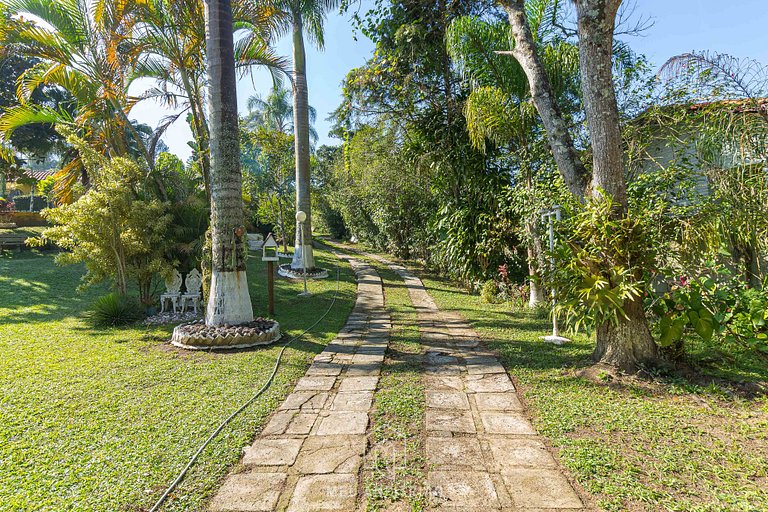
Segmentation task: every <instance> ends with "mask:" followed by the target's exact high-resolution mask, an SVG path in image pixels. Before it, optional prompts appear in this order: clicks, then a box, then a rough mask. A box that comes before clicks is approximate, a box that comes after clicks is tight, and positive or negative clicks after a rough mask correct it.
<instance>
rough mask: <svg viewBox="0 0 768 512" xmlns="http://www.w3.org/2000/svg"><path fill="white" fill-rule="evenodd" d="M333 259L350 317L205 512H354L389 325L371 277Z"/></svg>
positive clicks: (360, 266)
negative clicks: (344, 280) (349, 273)
mask: <svg viewBox="0 0 768 512" xmlns="http://www.w3.org/2000/svg"><path fill="white" fill-rule="evenodd" d="M337 256H339V257H340V258H342V259H344V260H346V261H348V262H349V264H350V265H351V267H352V269H353V270H354V272H355V275H356V276H357V300H356V302H355V306H354V309H353V310H352V313H351V314H350V316H349V318H348V319H347V322H346V324H345V325H344V327H343V328H342V329H341V330H340V331H339V334H338V336H337V337H336V338H335V339H334V340H333V341H332V342H331V343H329V344H328V345H327V346H326V347H325V349H324V350H323V351H322V352H321V353H320V354H318V355H317V356H315V358H314V361H313V362H312V364H311V366H310V367H309V369H308V370H307V372H306V374H305V375H304V377H302V378H301V379H299V381H298V382H297V383H296V387H295V388H294V391H293V392H292V393H291V394H290V395H288V397H286V399H285V400H284V401H283V403H282V404H281V405H280V406H279V407H278V409H277V410H276V411H275V412H274V413H273V415H272V417H271V418H270V420H269V422H268V423H267V424H266V426H265V427H264V429H263V430H262V431H261V433H260V435H259V436H258V438H257V439H256V440H255V441H254V442H253V444H252V445H251V446H248V447H246V448H245V450H244V456H243V459H242V461H241V464H240V465H239V466H238V469H237V470H236V472H233V473H231V474H230V475H228V476H227V477H226V479H225V480H224V483H223V484H222V486H221V487H220V488H219V491H218V493H217V494H216V495H215V496H214V498H213V500H212V501H211V503H210V506H209V510H210V511H211V512H266V511H273V510H288V511H290V512H308V511H313V510H334V511H337V512H346V511H354V510H357V509H358V487H359V485H358V484H359V482H358V479H359V477H358V474H359V470H360V466H361V464H362V460H363V456H364V455H365V451H366V447H367V441H366V432H367V429H368V422H369V420H368V418H369V411H370V409H371V406H372V403H373V393H374V390H375V389H376V386H377V384H378V380H379V374H380V370H381V365H382V363H383V361H384V354H385V352H386V350H387V345H388V343H389V334H390V330H391V319H390V315H389V313H388V312H387V310H386V309H385V308H384V294H383V288H382V282H381V278H380V277H379V275H378V274H377V273H376V271H375V270H374V269H373V268H372V267H371V266H369V265H367V264H365V263H362V262H360V261H358V260H356V259H354V258H351V257H349V256H346V255H342V254H337Z"/></svg>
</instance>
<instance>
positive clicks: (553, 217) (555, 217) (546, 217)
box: [541, 204, 571, 345]
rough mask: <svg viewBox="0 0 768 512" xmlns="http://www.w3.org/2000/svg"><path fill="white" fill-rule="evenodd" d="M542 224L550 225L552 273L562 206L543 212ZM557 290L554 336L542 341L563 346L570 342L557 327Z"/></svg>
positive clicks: (553, 293)
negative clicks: (556, 227) (556, 228)
mask: <svg viewBox="0 0 768 512" xmlns="http://www.w3.org/2000/svg"><path fill="white" fill-rule="evenodd" d="M541 220H542V222H548V223H549V254H550V259H549V263H550V269H549V270H550V272H552V273H553V274H554V272H555V224H554V223H555V221H558V222H559V221H560V205H559V204H556V205H554V206H553V207H552V208H550V209H549V210H542V211H541ZM556 309H557V290H555V287H554V286H553V287H552V335H551V336H543V337H542V338H541V339H543V340H544V341H546V342H547V343H554V344H555V345H562V344H563V343H566V342H568V341H571V340H569V339H568V338H566V337H564V336H560V330H559V328H558V325H557V311H556Z"/></svg>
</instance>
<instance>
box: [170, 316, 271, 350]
mask: <svg viewBox="0 0 768 512" xmlns="http://www.w3.org/2000/svg"><path fill="white" fill-rule="evenodd" d="M279 339H280V324H278V323H277V322H275V321H274V320H270V319H267V318H257V319H256V320H254V321H253V322H249V323H247V324H240V325H221V326H209V325H205V323H203V322H190V323H186V324H181V325H177V326H176V328H174V329H173V335H172V337H171V344H173V345H175V346H177V347H181V348H186V349H189V350H210V349H233V348H248V347H255V346H257V345H267V344H269V343H274V342H275V341H277V340H279Z"/></svg>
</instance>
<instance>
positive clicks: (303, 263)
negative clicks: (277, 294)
mask: <svg viewBox="0 0 768 512" xmlns="http://www.w3.org/2000/svg"><path fill="white" fill-rule="evenodd" d="M306 220H307V214H306V213H304V212H303V211H301V210H299V211H297V212H296V221H297V222H298V223H299V233H301V240H300V243H301V245H300V247H299V248H300V250H301V267H302V270H303V272H302V274H303V276H304V291H303V292H302V293H300V294H299V297H307V296H309V295H311V293H309V290H307V253H306V251H305V250H304V221H306Z"/></svg>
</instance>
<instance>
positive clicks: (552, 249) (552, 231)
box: [547, 211, 560, 336]
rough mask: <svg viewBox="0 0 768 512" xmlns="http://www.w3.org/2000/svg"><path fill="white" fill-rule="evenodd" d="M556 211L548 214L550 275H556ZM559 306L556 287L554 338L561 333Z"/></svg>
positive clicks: (553, 308) (553, 319)
mask: <svg viewBox="0 0 768 512" xmlns="http://www.w3.org/2000/svg"><path fill="white" fill-rule="evenodd" d="M553 213H554V211H550V212H548V213H547V219H549V271H550V272H551V274H550V275H553V276H554V274H555V255H554V252H555V225H554V223H553V221H552V214H553ZM556 305H557V292H555V287H554V286H553V287H552V336H560V332H559V331H558V328H557V314H555V306H556Z"/></svg>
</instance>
